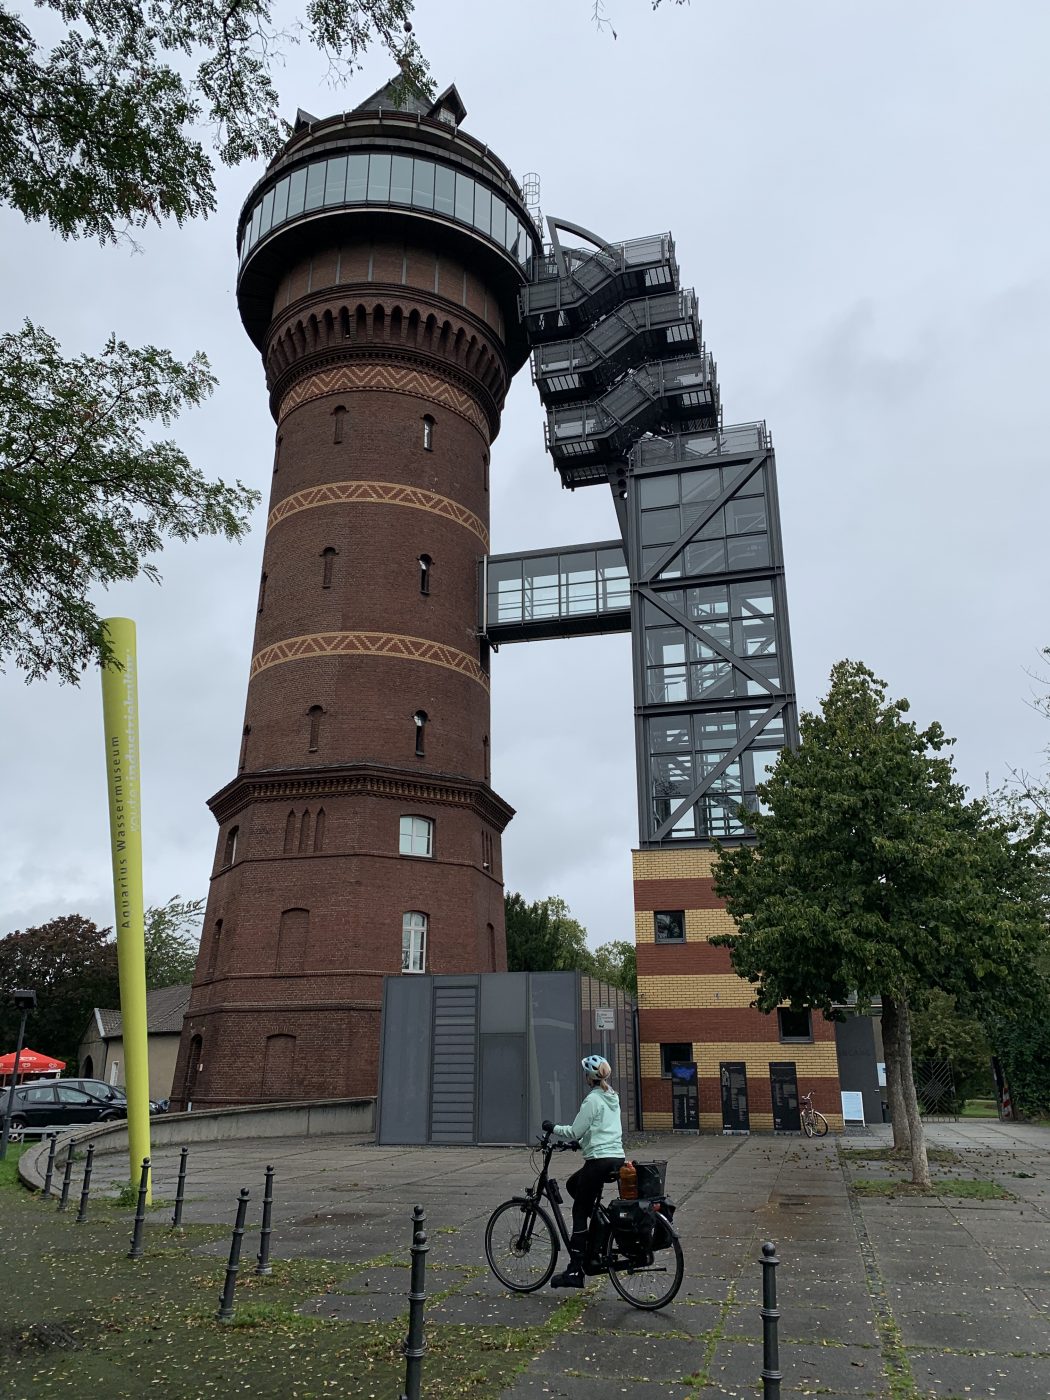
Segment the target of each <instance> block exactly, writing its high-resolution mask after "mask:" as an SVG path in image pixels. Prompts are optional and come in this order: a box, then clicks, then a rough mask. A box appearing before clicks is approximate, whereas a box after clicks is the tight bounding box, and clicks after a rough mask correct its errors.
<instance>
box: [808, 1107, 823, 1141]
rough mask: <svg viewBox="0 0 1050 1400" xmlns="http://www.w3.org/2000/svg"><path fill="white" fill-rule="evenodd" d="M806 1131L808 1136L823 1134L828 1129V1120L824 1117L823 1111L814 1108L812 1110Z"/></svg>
mask: <svg viewBox="0 0 1050 1400" xmlns="http://www.w3.org/2000/svg"><path fill="white" fill-rule="evenodd" d="M806 1131H807V1132H808V1133H809V1135H810V1137H824V1136H825V1134H826V1133H827V1131H828V1120H827V1119H826V1118H825V1117H824V1115H823V1113H818V1112H817V1110H816V1109H814V1110H813V1117H812V1119H811V1120H810V1124H809V1126H808V1128H807V1129H806Z"/></svg>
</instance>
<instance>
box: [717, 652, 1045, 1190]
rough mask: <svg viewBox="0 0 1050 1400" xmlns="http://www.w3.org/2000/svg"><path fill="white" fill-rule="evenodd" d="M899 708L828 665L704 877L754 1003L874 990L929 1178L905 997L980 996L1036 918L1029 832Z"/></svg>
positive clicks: (1003, 975)
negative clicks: (933, 993) (808, 708)
mask: <svg viewBox="0 0 1050 1400" xmlns="http://www.w3.org/2000/svg"><path fill="white" fill-rule="evenodd" d="M908 708H909V707H908V703H907V701H906V700H888V699H887V696H886V685H885V682H884V681H881V680H878V679H877V678H876V677H875V676H874V675H873V674H872V673H871V672H870V671H869V670H868V669H867V668H866V667H864V666H862V665H860V664H859V663H856V662H851V661H842V662H839V663H838V664H837V665H836V666H835V667H834V669H833V670H832V673H831V684H830V688H829V691H828V694H827V696H826V698H825V700H824V703H823V707H822V710H821V712H820V713H818V714H806V715H804V716H803V718H802V725H801V744H800V747H799V749H798V750H797V751H796V752H791V751H788V750H785V751H784V752H782V754H781V755H780V758H779V760H778V762H777V765H776V767H775V769H774V770H773V772H772V773H771V775H770V777H769V780H768V781H767V782H766V784H765V785H764V787H763V788H762V790H761V796H762V797H763V799H764V804H765V810H764V811H762V812H756V813H750V814H749V815H748V820H749V822H750V824H751V825H752V827H753V829H754V831H755V834H756V837H757V843H756V845H755V846H753V847H752V846H741V847H737V848H735V849H732V850H730V849H727V850H723V851H722V852H721V853H720V856H719V860H718V863H717V866H716V871H715V884H716V889H717V891H718V893H719V894H720V895H722V897H723V898H724V899H725V900H726V904H727V907H728V909H729V912H730V913H731V914H732V916H733V918H734V920H735V921H736V923H737V930H738V931H737V933H736V934H732V935H727V936H726V937H725V938H724V939H721V940H716V941H720V942H724V943H726V944H727V945H728V946H729V947H730V949H731V952H732V958H733V965H734V967H735V969H736V970H737V972H738V973H740V974H741V975H742V976H744V977H746V978H747V979H748V980H749V981H751V982H752V983H753V984H754V985H755V988H756V1003H757V1005H758V1006H759V1008H760V1009H761V1010H763V1011H771V1010H772V1009H773V1008H774V1007H775V1006H777V1005H778V1004H779V1003H782V1002H792V1003H795V1004H797V1005H810V1006H813V1007H815V1008H818V1009H820V1010H823V1011H824V1012H825V1013H828V1014H834V1008H835V1007H836V1006H837V1005H841V1004H842V1003H844V1002H845V1001H846V1000H847V998H848V996H849V995H850V994H851V993H856V994H857V996H858V998H859V1001H860V1003H861V1005H867V1004H870V1002H871V1001H872V1000H873V999H874V998H875V997H878V996H881V998H882V1002H883V1029H884V1037H885V1040H886V1054H887V1075H888V1077H889V1076H892V1082H891V1092H892V1093H893V1094H894V1096H896V1094H898V1093H899V1094H900V1097H901V1106H902V1108H903V1110H904V1112H905V1113H906V1115H907V1124H908V1129H909V1133H908V1141H907V1145H908V1146H909V1147H910V1151H911V1156H912V1174H913V1179H914V1180H915V1181H916V1183H918V1184H928V1182H929V1169H928V1166H927V1163H926V1152H925V1141H924V1137H923V1133H922V1124H921V1121H920V1118H919V1113H918V1105H917V1102H916V1098H915V1088H914V1082H913V1076H912V1045H911V1012H910V1007H911V1004H912V1002H913V1001H914V1000H915V999H916V997H921V994H922V992H923V991H924V990H925V989H927V988H930V987H940V988H942V989H944V990H946V991H948V992H951V993H953V994H958V995H961V996H963V997H966V998H979V997H980V996H981V995H982V994H984V993H986V992H987V991H988V990H989V989H998V988H999V987H1001V986H1003V985H1004V984H1009V983H1010V982H1011V981H1013V980H1016V979H1018V978H1020V977H1022V976H1023V975H1024V969H1025V968H1026V967H1028V966H1030V964H1031V959H1032V957H1033V950H1034V949H1035V948H1036V946H1037V945H1038V942H1039V939H1040V937H1041V916H1040V909H1039V888H1038V886H1039V870H1038V863H1037V861H1036V859H1035V846H1034V844H1033V841H1032V838H1031V837H1030V836H1029V835H1022V834H1020V833H1018V832H1017V831H1016V830H1015V829H1014V828H1011V826H1010V825H1009V824H1007V823H1005V822H1003V821H1002V820H1000V819H999V818H997V817H996V816H995V815H994V813H992V812H991V811H990V810H989V808H988V807H987V806H986V805H985V804H984V803H981V802H968V801H967V800H966V796H965V792H964V789H963V788H962V787H961V786H960V785H959V783H958V782H957V781H956V778H955V771H954V767H953V764H952V760H951V756H950V752H949V750H950V745H951V742H952V741H951V740H950V739H948V738H947V737H946V735H945V734H944V731H943V730H942V728H941V727H940V725H938V724H932V725H930V726H929V727H928V728H926V729H924V730H920V729H918V728H917V727H916V726H915V724H913V723H911V722H909V721H908V720H907V719H906V718H905V716H906V714H907V711H908ZM901 1117H902V1113H901V1112H900V1110H898V1112H897V1113H895V1114H894V1119H895V1123H894V1127H895V1135H896V1134H899V1133H900V1130H901V1123H900V1119H901ZM898 1143H899V1145H900V1146H901V1147H903V1146H904V1145H905V1139H904V1138H903V1135H902V1136H900V1137H899V1138H898Z"/></svg>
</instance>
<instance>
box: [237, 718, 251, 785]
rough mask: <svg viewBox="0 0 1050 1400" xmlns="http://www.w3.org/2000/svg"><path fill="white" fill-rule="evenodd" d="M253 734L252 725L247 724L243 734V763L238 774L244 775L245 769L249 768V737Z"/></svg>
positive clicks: (238, 768) (239, 766)
mask: <svg viewBox="0 0 1050 1400" xmlns="http://www.w3.org/2000/svg"><path fill="white" fill-rule="evenodd" d="M251 732H252V727H251V725H250V724H246V725H245V726H244V732H243V733H242V734H241V761H240V763H238V765H237V772H238V773H243V772H244V770H245V768H246V767H247V766H248V736H249V734H251Z"/></svg>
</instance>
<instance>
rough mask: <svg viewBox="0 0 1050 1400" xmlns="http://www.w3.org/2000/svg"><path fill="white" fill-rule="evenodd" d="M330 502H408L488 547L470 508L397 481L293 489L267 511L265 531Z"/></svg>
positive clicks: (485, 532)
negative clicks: (453, 524)
mask: <svg viewBox="0 0 1050 1400" xmlns="http://www.w3.org/2000/svg"><path fill="white" fill-rule="evenodd" d="M332 505H378V506H407V507H408V508H409V509H410V510H428V511H430V512H431V514H433V515H442V516H444V518H445V519H446V520H452V521H454V522H455V523H456V524H457V525H462V526H464V527H465V528H466V529H468V530H469V531H470V532H471V534H473V535H476V536H477V537H478V539H479V540H480V541H481V544H482V547H483V548H484V549H485V551H486V552H487V551H488V547H489V532H488V530H486V528H485V523H484V521H483V520H481V519H480V518H479V517H478V516H476V515H475V514H474V512H473V511H472V510H467V508H466V506H461V505H460V504H459V502H458V501H452V500H450V499H449V498H448V496H439V495H438V493H437V492H436V491H424V490H422V489H421V488H420V487H418V486H403V485H400V484H399V483H398V482H396V481H332V482H328V483H327V484H326V485H324V486H310V487H307V489H306V490H304V491H295V492H293V494H292V495H291V496H285V498H284V500H283V501H278V502H277V504H276V505H275V506H274V508H273V510H271V511H270V514H269V517H268V519H267V521H266V531H267V534H269V532H270V531H271V530H272V529H273V527H274V526H275V525H279V524H280V522H281V521H282V520H286V519H287V518H288V516H289V515H295V514H297V512H299V511H301V510H313V509H314V508H315V507H316V506H332Z"/></svg>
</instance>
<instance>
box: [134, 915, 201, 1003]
mask: <svg viewBox="0 0 1050 1400" xmlns="http://www.w3.org/2000/svg"><path fill="white" fill-rule="evenodd" d="M203 914H204V900H203V899H185V900H183V899H180V898H179V897H178V895H175V896H174V898H172V899H169V900H168V902H167V904H162V905H160V906H158V907H154V908H150V909H147V910H146V987H147V988H153V987H176V986H182V985H184V984H186V983H188V982H192V981H193V973H194V970H195V968H196V966H197V949H198V947H199V945H200V924H201V918H202V917H203Z"/></svg>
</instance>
